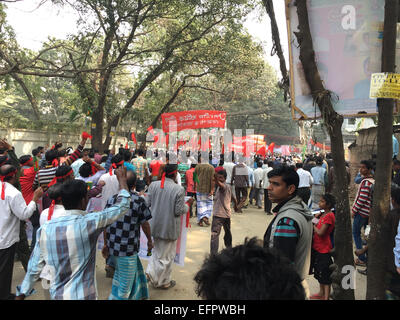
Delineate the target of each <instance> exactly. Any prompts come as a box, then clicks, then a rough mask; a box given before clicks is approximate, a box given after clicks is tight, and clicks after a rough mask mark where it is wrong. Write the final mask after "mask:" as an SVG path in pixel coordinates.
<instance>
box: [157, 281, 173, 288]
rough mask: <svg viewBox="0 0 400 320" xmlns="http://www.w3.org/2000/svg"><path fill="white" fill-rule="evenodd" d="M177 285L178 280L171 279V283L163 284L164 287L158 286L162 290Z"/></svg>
mask: <svg viewBox="0 0 400 320" xmlns="http://www.w3.org/2000/svg"><path fill="white" fill-rule="evenodd" d="M175 285H176V281H175V280H171V281H170V283H169V284H167V285H165V286H162V287H158V288H159V289H162V290H168V289H171V288H172V287H175Z"/></svg>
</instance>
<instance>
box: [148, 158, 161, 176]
mask: <svg viewBox="0 0 400 320" xmlns="http://www.w3.org/2000/svg"><path fill="white" fill-rule="evenodd" d="M161 165H162V161H161V160H152V161H151V162H150V169H151V175H152V176H153V177H158V173H159V172H160V167H161Z"/></svg>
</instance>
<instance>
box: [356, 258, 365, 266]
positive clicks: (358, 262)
mask: <svg viewBox="0 0 400 320" xmlns="http://www.w3.org/2000/svg"><path fill="white" fill-rule="evenodd" d="M354 264H355V265H356V266H359V267H365V266H366V265H367V264H366V263H365V262H363V261H361V260H360V259H356V260H355V261H354Z"/></svg>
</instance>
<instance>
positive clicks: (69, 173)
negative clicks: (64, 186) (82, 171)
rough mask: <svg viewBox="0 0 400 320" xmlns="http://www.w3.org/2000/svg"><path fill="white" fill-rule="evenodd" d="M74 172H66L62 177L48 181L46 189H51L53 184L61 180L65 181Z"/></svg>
mask: <svg viewBox="0 0 400 320" xmlns="http://www.w3.org/2000/svg"><path fill="white" fill-rule="evenodd" d="M73 172H74V170H72V169H71V170H70V171H68V172H67V173H66V174H64V175H63V176H60V177H54V178H53V180H51V181H50V183H49V184H48V185H47V186H48V187H51V186H52V185H53V184H56V183H57V180H61V179H65V178H66V177H68V176H70V175H71V174H72V173H73Z"/></svg>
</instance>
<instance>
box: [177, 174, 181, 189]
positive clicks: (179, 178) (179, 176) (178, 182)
mask: <svg viewBox="0 0 400 320" xmlns="http://www.w3.org/2000/svg"><path fill="white" fill-rule="evenodd" d="M176 183H177V184H178V185H180V186H182V177H181V174H180V173H179V172H177V173H176Z"/></svg>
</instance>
